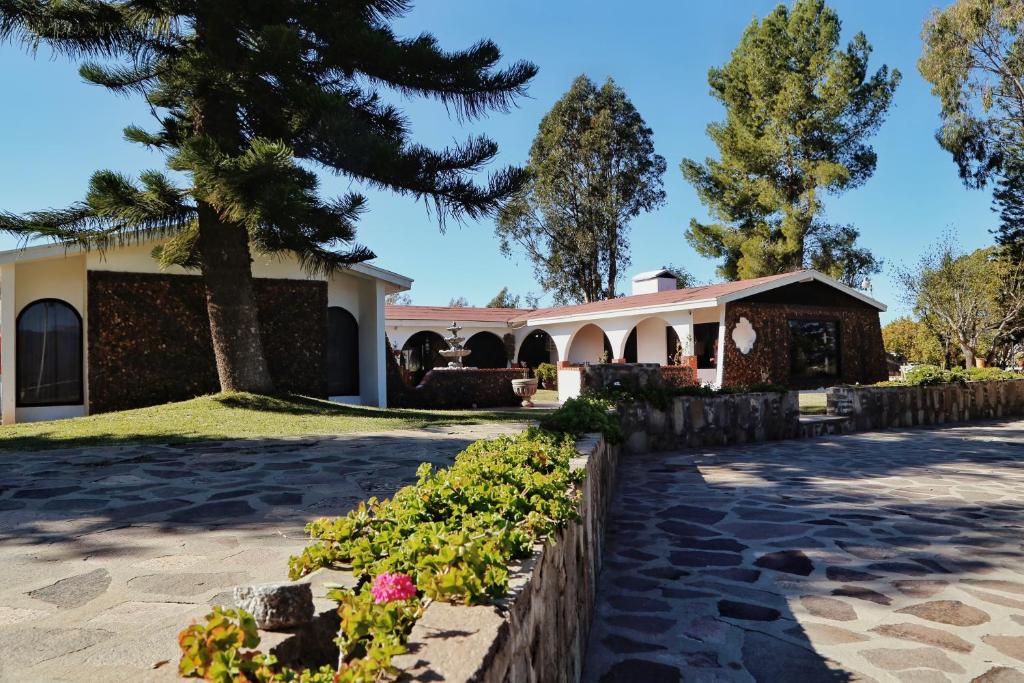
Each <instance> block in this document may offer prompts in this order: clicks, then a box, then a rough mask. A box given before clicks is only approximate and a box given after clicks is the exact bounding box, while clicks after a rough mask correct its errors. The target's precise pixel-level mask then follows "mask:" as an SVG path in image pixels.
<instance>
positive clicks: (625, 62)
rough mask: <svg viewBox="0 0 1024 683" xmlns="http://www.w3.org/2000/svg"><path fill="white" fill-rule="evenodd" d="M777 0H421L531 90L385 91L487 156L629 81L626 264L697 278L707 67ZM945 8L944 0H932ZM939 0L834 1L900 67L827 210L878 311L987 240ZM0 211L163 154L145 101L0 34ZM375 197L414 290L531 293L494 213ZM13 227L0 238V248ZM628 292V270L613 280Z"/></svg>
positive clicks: (418, 118) (457, 37)
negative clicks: (635, 202) (649, 165)
mask: <svg viewBox="0 0 1024 683" xmlns="http://www.w3.org/2000/svg"><path fill="white" fill-rule="evenodd" d="M776 4H777V3H776V2H762V1H755V0H732V1H730V2H681V1H678V0H674V1H672V0H663V1H652V0H648V1H646V2H636V3H627V4H623V3H613V2H596V3H595V2H592V1H591V2H584V1H583V0H560V1H559V2H552V1H551V0H517V1H516V2H510V1H507V0H506V1H505V2H493V1H492V2H479V0H476V1H473V0H433V1H432V2H427V1H422V0H421V2H420V3H419V6H418V7H417V8H416V9H415V10H414V11H413V12H412V13H411V14H410V15H409V16H408V17H406V18H405V19H404V20H402V22H401V23H400V24H399V25H398V27H397V28H398V30H399V32H401V33H405V34H414V33H418V32H420V31H430V32H432V33H434V34H435V35H437V37H438V38H439V39H440V41H441V43H442V45H444V46H446V47H450V48H458V47H464V46H467V45H469V44H471V43H472V42H474V41H476V40H478V39H480V38H483V37H487V38H491V39H493V40H494V41H495V42H497V44H498V45H499V46H500V47H501V49H502V51H503V52H504V54H505V56H506V58H507V59H509V60H512V59H528V60H530V61H533V62H534V63H536V64H537V65H538V66H539V67H540V73H539V75H538V76H537V78H536V79H535V80H534V81H533V82H532V84H531V86H530V89H529V97H528V98H524V99H523V100H521V101H520V104H519V107H518V108H517V109H514V110H513V111H512V112H510V113H508V114H492V115H490V116H488V117H486V118H484V119H481V120H477V121H472V122H469V123H466V124H460V123H459V122H457V121H454V120H452V119H451V118H449V116H448V114H447V112H446V111H445V109H444V107H443V106H442V105H440V104H439V103H437V102H432V101H423V100H409V99H405V98H402V97H399V96H395V101H396V102H397V103H398V104H399V105H400V106H401V107H402V108H403V109H404V110H405V111H406V113H407V115H408V116H409V118H410V119H411V121H412V124H413V129H414V132H415V135H416V139H417V140H418V141H420V142H423V143H425V144H429V145H435V146H441V145H446V144H451V143H452V142H454V141H459V140H463V139H465V137H467V136H468V135H470V134H472V133H479V132H483V133H486V134H488V135H489V136H491V137H492V138H494V139H495V140H497V142H498V143H499V145H500V147H501V155H500V157H499V160H498V162H497V165H504V164H519V163H523V162H524V161H525V159H526V156H527V153H528V151H529V147H530V143H531V141H532V139H533V136H534V135H535V133H536V130H537V124H538V123H539V122H540V119H541V117H542V116H543V115H544V114H545V113H546V112H547V111H548V109H550V107H551V106H552V104H553V103H554V102H555V100H557V99H558V98H559V97H560V96H561V95H562V94H563V93H564V92H565V90H566V89H567V88H568V87H569V84H570V83H571V81H572V79H573V78H575V77H576V76H577V75H579V74H581V73H586V74H588V75H590V76H591V78H593V79H595V80H603V79H604V78H605V77H606V76H612V77H614V78H615V80H616V81H617V82H618V83H619V84H620V85H621V86H622V87H623V88H624V89H625V90H626V92H627V93H628V94H629V96H630V98H631V99H632V100H633V102H634V104H635V105H636V107H637V109H638V110H639V111H640V113H641V114H642V115H643V116H644V118H645V119H646V121H647V123H648V125H650V126H651V128H653V130H654V140H655V147H656V149H657V151H658V153H659V154H661V155H662V156H664V157H665V159H666V161H667V165H668V171H667V173H666V175H665V179H664V182H665V190H666V193H667V202H666V204H665V206H664V207H663V208H661V209H660V210H658V211H656V212H653V213H651V214H647V215H644V216H642V217H640V218H638V219H637V220H636V221H635V222H634V223H633V225H632V233H631V242H632V261H633V263H632V266H631V267H630V268H629V270H628V272H629V273H633V272H638V271H642V270H648V269H651V268H656V267H660V266H662V265H665V264H667V263H675V264H679V265H683V266H685V267H686V268H688V269H689V270H690V271H691V272H692V273H693V274H694V275H695V276H696V277H697V278H698V279H699V280H701V281H710V280H713V279H715V276H714V268H715V263H714V262H713V261H710V260H707V259H704V258H701V257H699V256H698V255H697V254H696V253H695V252H694V251H693V249H691V248H690V246H689V245H688V244H687V243H686V240H685V238H684V231H685V229H686V226H687V225H688V223H689V221H690V218H691V217H697V218H699V219H704V218H706V212H705V211H704V208H703V207H702V206H701V204H700V203H699V201H698V200H697V198H696V195H695V194H694V192H693V190H692V188H691V187H690V186H689V185H687V184H686V183H685V182H684V181H683V179H682V176H681V175H680V173H679V169H678V166H679V161H680V159H682V158H683V157H692V158H697V159H703V158H704V157H705V156H707V155H713V154H715V149H714V147H713V145H712V144H711V143H710V141H709V140H708V138H707V136H706V134H705V126H706V125H707V123H708V122H710V121H713V120H718V119H720V118H721V117H722V110H721V108H720V106H719V105H718V104H717V103H716V102H715V101H714V100H713V99H712V98H711V97H710V95H708V87H707V70H708V67H710V66H713V65H719V64H722V63H724V62H725V61H726V60H727V59H728V57H729V54H730V52H731V51H732V49H733V48H734V47H735V45H736V43H737V41H738V40H739V37H740V34H741V33H742V31H743V29H744V28H745V27H746V26H747V24H749V22H750V21H751V19H752V18H753V17H755V16H763V15H764V14H765V13H767V12H768V11H770V10H771V8H772V7H774V6H775V5H776ZM938 4H939V5H945V4H948V3H945V2H943V3H938ZM936 5H937V3H936V2H935V1H934V0H931V1H928V0H925V1H919V0H900V1H899V2H892V1H887V2H881V1H879V0H868V1H865V0H833V2H832V6H833V7H834V8H835V9H836V10H837V11H838V13H839V16H840V18H841V19H842V21H843V32H844V40H845V39H846V38H848V37H849V36H852V35H853V33H855V32H856V31H863V32H864V33H865V34H866V35H867V37H868V40H869V42H870V43H871V44H872V46H873V47H874V54H873V58H872V67H873V68H877V67H878V66H880V65H881V64H883V63H884V64H888V65H889V67H890V68H892V67H895V68H898V69H899V70H900V71H901V72H902V73H903V83H902V85H901V86H900V88H899V90H898V91H897V93H896V97H895V103H894V106H893V108H892V110H891V112H890V114H889V117H888V120H887V121H886V123H885V124H884V125H883V127H882V129H881V130H880V131H879V132H878V134H877V135H876V136H875V137H874V139H873V144H874V147H875V149H876V151H877V152H878V168H877V170H876V172H875V175H874V176H873V177H872V178H871V180H869V181H868V183H867V184H866V185H864V186H863V187H861V188H858V189H856V190H853V191H851V192H848V193H846V194H845V195H843V196H841V197H830V198H828V199H827V200H826V201H827V207H828V214H829V218H830V219H831V220H833V221H836V222H842V223H853V224H855V225H856V226H857V227H858V228H859V229H860V230H861V233H862V243H863V244H864V245H866V246H867V247H869V248H870V249H872V250H873V251H874V253H875V254H876V255H877V256H879V257H881V258H882V259H884V261H885V269H884V271H883V273H882V274H881V275H879V276H877V277H876V278H875V279H874V283H875V289H874V295H875V296H876V297H878V298H879V299H881V300H882V301H884V302H886V303H888V304H889V306H890V313H889V314H887V315H886V316H885V319H886V320H888V319H891V318H892V317H893V316H894V315H897V314H899V313H901V312H903V310H904V307H903V306H902V304H901V302H900V301H899V296H898V291H897V290H896V288H895V287H894V284H893V281H892V279H891V277H890V273H891V269H892V267H893V266H896V265H898V264H900V263H911V262H913V261H915V260H916V259H917V257H918V255H919V254H920V253H921V252H922V251H923V250H924V249H926V248H927V247H928V245H930V244H931V243H933V242H934V241H935V239H936V238H937V237H938V236H939V235H940V234H941V233H942V232H943V231H945V230H948V229H953V230H955V231H956V233H957V235H958V236H959V238H960V240H961V242H962V243H963V245H964V247H965V248H974V247H978V246H982V245H984V244H987V243H989V242H990V241H991V236H990V234H989V230H990V229H991V228H992V227H993V226H994V220H995V216H994V214H993V213H992V212H991V209H990V203H991V193H990V191H988V190H984V191H976V190H973V191H972V190H967V189H965V188H964V187H963V185H962V184H961V183H960V180H959V178H958V177H957V173H956V167H955V166H954V164H953V161H952V160H951V158H950V156H949V155H948V154H947V153H946V152H944V151H943V150H941V149H940V148H939V147H938V145H937V144H936V142H935V140H934V131H935V128H936V127H937V125H938V102H937V100H936V99H935V98H934V97H933V96H932V95H931V94H930V92H929V89H928V84H927V83H926V82H925V81H924V80H923V79H922V78H921V77H920V75H918V73H917V69H916V67H915V64H916V61H917V58H918V56H919V55H920V50H921V40H920V31H921V25H922V22H923V20H924V18H925V17H926V16H927V15H928V13H929V12H930V11H931V9H932V8H933V7H935V6H936ZM0 92H2V93H4V95H5V98H4V100H5V101H4V104H3V106H2V107H0V155H2V162H0V209H4V210H8V211H26V210H31V209H38V208H46V207H58V206H63V205H66V204H68V203H70V202H72V201H75V200H77V199H79V198H81V196H82V194H83V192H84V190H85V187H86V184H87V181H88V178H89V175H90V174H91V173H92V172H93V171H94V170H96V169H99V168H110V169H115V170H118V171H122V172H126V173H137V172H138V171H139V170H142V169H146V168H154V167H161V166H162V159H161V158H160V156H159V155H157V154H154V153H151V152H147V151H145V150H144V149H142V148H140V147H138V146H136V145H132V144H129V143H127V142H124V141H123V140H122V137H121V130H122V128H123V127H124V126H125V125H126V124H128V123H139V124H142V125H147V123H148V122H147V119H149V113H148V111H147V109H146V108H145V107H144V106H143V105H142V104H141V103H140V102H138V101H137V100H133V99H123V98H119V97H116V96H114V95H111V94H110V93H108V92H105V91H103V90H101V89H99V88H96V87H94V86H89V85H86V84H84V83H82V82H81V80H80V79H79V77H78V74H77V70H76V68H75V67H74V66H72V65H70V64H68V63H66V62H64V61H63V60H53V59H51V58H50V57H49V55H48V54H46V53H45V52H42V51H41V52H40V53H39V54H38V55H37V56H36V57H35V58H34V59H33V58H32V57H30V56H28V55H26V54H25V53H24V52H23V51H22V50H20V49H19V48H18V47H14V46H10V45H5V46H3V47H0ZM350 189H360V190H362V189H363V188H360V187H359V186H358V185H357V184H355V183H353V182H352V181H350V180H349V179H346V178H342V177H337V176H330V175H327V176H325V177H324V184H323V190H324V193H325V194H327V195H332V194H336V193H341V192H344V191H348V190H350ZM366 194H367V195H368V197H369V200H370V201H369V211H368V213H367V214H366V216H365V218H364V219H363V221H362V222H361V225H360V229H359V239H360V241H361V242H362V243H363V244H365V245H367V246H369V247H370V248H371V249H373V250H374V251H375V252H376V253H377V255H378V259H377V261H376V263H377V264H378V265H380V266H382V267H385V268H388V269H391V270H395V271H397V272H400V273H403V274H405V275H408V276H410V277H413V278H414V279H415V283H414V285H413V291H412V296H413V300H414V302H415V303H419V304H435V305H436V304H445V303H447V302H448V300H449V299H450V298H451V297H453V296H459V295H461V296H465V297H466V298H467V299H469V301H470V302H471V303H472V304H475V305H483V304H484V303H485V302H486V301H487V300H488V299H490V298H491V296H493V295H494V294H495V293H496V292H497V291H498V290H499V289H501V287H503V286H506V285H507V286H509V287H510V288H511V289H512V290H513V291H514V292H519V293H522V292H526V291H539V288H538V287H537V285H536V284H535V282H534V280H533V277H532V269H531V267H530V264H529V263H528V261H526V260H525V259H523V258H514V259H507V258H505V257H503V256H502V255H501V254H500V253H499V252H498V245H497V240H496V239H495V238H494V226H493V223H492V222H491V221H481V222H467V223H464V224H462V225H456V224H453V225H450V226H449V228H448V230H447V232H446V233H444V234H442V233H441V232H440V231H439V230H438V225H437V222H436V221H435V220H434V219H433V218H432V217H431V216H430V215H428V213H427V211H426V209H425V207H424V205H423V204H422V203H416V202H414V201H413V200H412V199H408V198H402V197H397V196H394V195H391V194H388V193H382V192H375V191H367V192H366ZM13 246H14V241H13V240H12V239H11V238H10V237H6V236H0V248H10V247H13ZM623 287H626V288H628V281H624V282H622V283H620V289H621V288H623Z"/></svg>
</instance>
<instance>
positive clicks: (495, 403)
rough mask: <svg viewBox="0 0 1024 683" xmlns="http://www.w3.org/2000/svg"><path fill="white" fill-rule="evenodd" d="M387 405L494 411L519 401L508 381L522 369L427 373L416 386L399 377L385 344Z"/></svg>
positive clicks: (397, 369)
mask: <svg viewBox="0 0 1024 683" xmlns="http://www.w3.org/2000/svg"><path fill="white" fill-rule="evenodd" d="M387 346H388V353H387V354H386V355H387V361H386V367H387V382H388V405H389V406H392V407H395V408H447V409H452V408H497V407H504V406H517V405H519V404H520V402H521V401H522V399H521V398H519V397H518V396H516V394H515V392H514V391H512V380H514V379H521V378H522V376H523V371H522V369H516V368H496V369H467V370H437V369H435V370H431V371H430V372H428V373H427V374H426V375H424V376H423V380H422V381H421V382H420V383H419V385H417V386H415V387H414V386H411V385H410V384H409V383H408V382H407V381H406V380H405V377H404V376H403V374H402V370H401V368H400V367H399V366H398V361H396V360H395V356H394V354H393V353H392V352H391V345H390V343H388V345H387Z"/></svg>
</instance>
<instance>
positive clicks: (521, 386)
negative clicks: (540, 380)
mask: <svg viewBox="0 0 1024 683" xmlns="http://www.w3.org/2000/svg"><path fill="white" fill-rule="evenodd" d="M512 391H514V392H515V393H516V396H518V397H519V398H521V399H523V407H524V408H532V407H533V395H534V394H536V393H537V378H536V377H534V378H531V379H514V380H512Z"/></svg>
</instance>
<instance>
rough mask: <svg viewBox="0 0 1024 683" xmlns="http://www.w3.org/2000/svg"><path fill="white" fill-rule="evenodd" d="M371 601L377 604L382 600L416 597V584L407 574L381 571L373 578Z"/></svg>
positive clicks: (390, 600) (389, 600)
mask: <svg viewBox="0 0 1024 683" xmlns="http://www.w3.org/2000/svg"><path fill="white" fill-rule="evenodd" d="M370 592H371V593H373V601H374V602H375V603H377V604H380V603H382V602H394V601H395V600H408V599H410V598H415V597H416V586H414V585H413V583H412V578H411V577H410V576H409V575H408V574H392V573H390V572H383V573H381V574H378V575H377V578H375V579H374V580H373V588H371V589H370Z"/></svg>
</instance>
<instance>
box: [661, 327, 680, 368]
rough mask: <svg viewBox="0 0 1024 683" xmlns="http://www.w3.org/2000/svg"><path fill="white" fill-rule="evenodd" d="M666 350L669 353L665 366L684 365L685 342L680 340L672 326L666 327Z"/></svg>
mask: <svg viewBox="0 0 1024 683" xmlns="http://www.w3.org/2000/svg"><path fill="white" fill-rule="evenodd" d="M665 350H666V351H667V352H668V358H666V359H665V365H679V364H681V363H682V360H683V342H682V340H681V339H680V338H679V333H678V332H676V328H674V327H672V326H671V325H667V326H665Z"/></svg>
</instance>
